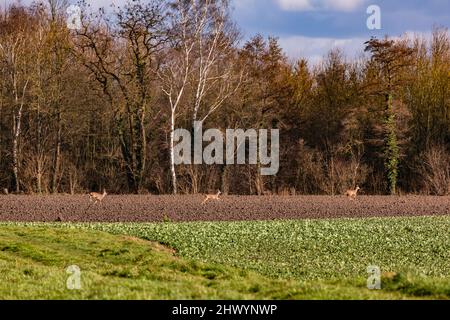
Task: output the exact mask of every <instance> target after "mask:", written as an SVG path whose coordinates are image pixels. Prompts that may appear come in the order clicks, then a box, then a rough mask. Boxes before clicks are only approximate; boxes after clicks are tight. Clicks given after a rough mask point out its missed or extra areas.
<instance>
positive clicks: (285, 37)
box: [234, 0, 450, 62]
mask: <svg viewBox="0 0 450 320" xmlns="http://www.w3.org/2000/svg"><path fill="white" fill-rule="evenodd" d="M369 5H378V6H379V7H380V9H381V27H382V28H381V30H369V29H368V28H367V26H366V21H367V19H368V17H369V14H367V13H366V10H367V8H368V6H369ZM234 8H235V11H234V16H235V19H236V20H237V22H238V25H239V26H240V27H241V29H242V30H243V33H244V36H245V37H247V38H248V37H249V36H251V35H253V34H255V33H261V34H263V35H275V36H277V37H279V38H280V43H281V45H282V46H283V48H284V49H285V51H286V52H287V54H288V56H289V57H290V58H292V59H295V58H298V57H299V56H304V57H307V58H308V59H310V60H312V61H313V62H317V61H319V60H320V59H321V57H323V56H324V55H325V54H326V53H327V52H328V51H329V50H330V49H331V48H333V47H340V48H341V49H342V50H343V51H344V52H345V53H346V54H347V55H348V56H357V55H358V54H359V53H360V52H362V51H363V43H364V41H366V40H367V39H369V38H370V37H371V36H378V37H383V36H384V35H386V34H387V35H390V36H400V35H402V34H404V33H408V34H419V35H424V36H429V34H430V31H431V29H432V27H433V26H434V25H436V26H444V27H449V26H450V0H427V1H425V0H390V1H389V0H378V1H375V0H234Z"/></svg>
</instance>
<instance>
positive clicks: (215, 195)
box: [202, 190, 222, 205]
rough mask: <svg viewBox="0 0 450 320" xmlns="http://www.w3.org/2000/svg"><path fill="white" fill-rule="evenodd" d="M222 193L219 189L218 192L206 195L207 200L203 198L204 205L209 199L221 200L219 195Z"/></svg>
mask: <svg viewBox="0 0 450 320" xmlns="http://www.w3.org/2000/svg"><path fill="white" fill-rule="evenodd" d="M221 194H222V192H221V191H220V190H218V191H217V194H207V195H206V196H205V200H203V202H202V205H204V204H205V203H206V202H208V201H209V200H220V199H219V196H220V195H221Z"/></svg>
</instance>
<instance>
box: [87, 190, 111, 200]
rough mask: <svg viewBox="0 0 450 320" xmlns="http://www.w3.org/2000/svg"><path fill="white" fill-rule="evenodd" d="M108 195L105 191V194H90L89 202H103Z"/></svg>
mask: <svg viewBox="0 0 450 320" xmlns="http://www.w3.org/2000/svg"><path fill="white" fill-rule="evenodd" d="M106 195H107V193H106V190H105V189H103V193H97V192H90V193H89V201H91V202H92V201H94V204H96V203H97V202H100V203H101V202H102V201H103V199H104V198H105V197H106Z"/></svg>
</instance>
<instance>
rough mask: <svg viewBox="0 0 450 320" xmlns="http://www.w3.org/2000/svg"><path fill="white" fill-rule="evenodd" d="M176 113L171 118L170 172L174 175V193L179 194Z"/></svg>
mask: <svg viewBox="0 0 450 320" xmlns="http://www.w3.org/2000/svg"><path fill="white" fill-rule="evenodd" d="M174 134H175V113H174V112H173V111H172V114H171V117H170V172H171V174H172V192H173V194H177V174H176V172H175V154H174Z"/></svg>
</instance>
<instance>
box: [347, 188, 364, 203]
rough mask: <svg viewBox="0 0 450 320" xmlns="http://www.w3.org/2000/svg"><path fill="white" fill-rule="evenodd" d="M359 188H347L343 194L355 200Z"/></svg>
mask: <svg viewBox="0 0 450 320" xmlns="http://www.w3.org/2000/svg"><path fill="white" fill-rule="evenodd" d="M359 190H361V188H360V187H359V186H356V189H355V190H347V192H346V193H345V195H346V196H347V197H348V198H349V199H351V200H355V199H356V196H357V195H358V191H359Z"/></svg>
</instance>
